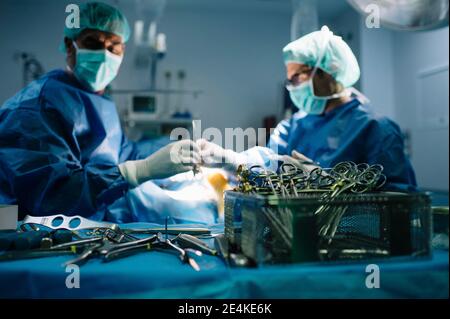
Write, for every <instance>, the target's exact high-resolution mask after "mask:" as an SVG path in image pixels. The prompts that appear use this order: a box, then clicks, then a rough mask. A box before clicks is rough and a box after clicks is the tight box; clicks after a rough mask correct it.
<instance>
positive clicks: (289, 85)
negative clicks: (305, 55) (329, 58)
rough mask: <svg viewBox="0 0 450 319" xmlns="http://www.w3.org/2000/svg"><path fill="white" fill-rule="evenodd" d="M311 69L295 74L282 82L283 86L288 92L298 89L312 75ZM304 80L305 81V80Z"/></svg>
mask: <svg viewBox="0 0 450 319" xmlns="http://www.w3.org/2000/svg"><path fill="white" fill-rule="evenodd" d="M312 70H313V69H312V68H307V69H303V70H301V71H299V72H297V73H295V74H294V75H293V76H292V77H291V78H290V79H286V80H285V82H284V86H285V87H286V89H287V90H288V91H291V90H293V89H295V88H296V87H298V86H299V85H300V84H302V83H303V82H305V81H306V80H308V79H309V77H310V76H311V73H312ZM305 78H306V80H305Z"/></svg>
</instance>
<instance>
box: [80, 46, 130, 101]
mask: <svg viewBox="0 0 450 319" xmlns="http://www.w3.org/2000/svg"><path fill="white" fill-rule="evenodd" d="M73 45H74V46H75V48H76V50H77V56H76V63H75V68H74V70H73V72H74V74H75V76H76V77H77V78H78V80H80V81H81V82H82V83H83V84H85V85H86V86H87V87H88V88H89V89H91V90H92V91H93V92H98V91H101V90H103V89H104V88H106V86H107V85H108V84H109V83H111V82H112V80H114V78H115V77H116V75H117V73H118V71H119V67H120V64H121V63H122V57H121V56H118V55H115V54H113V53H111V52H109V51H108V50H87V49H80V48H78V46H77V44H76V43H75V41H74V42H73Z"/></svg>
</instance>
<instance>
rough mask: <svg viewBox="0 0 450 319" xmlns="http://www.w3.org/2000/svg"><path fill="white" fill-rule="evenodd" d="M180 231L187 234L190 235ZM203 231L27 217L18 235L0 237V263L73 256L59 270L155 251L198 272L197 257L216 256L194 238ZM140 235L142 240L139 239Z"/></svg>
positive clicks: (73, 218)
mask: <svg viewBox="0 0 450 319" xmlns="http://www.w3.org/2000/svg"><path fill="white" fill-rule="evenodd" d="M58 222H59V224H58ZM45 229H50V230H45ZM182 231H190V232H191V234H187V233H183V232H182ZM206 231H207V230H206V229H202V228H191V229H183V228H173V227H172V228H170V229H169V227H167V223H166V225H165V227H161V228H159V227H157V228H143V229H121V228H119V226H118V225H117V224H113V223H106V222H95V221H91V220H88V219H85V218H83V217H81V216H71V217H68V216H64V215H55V216H46V217H33V216H27V217H26V218H25V219H24V221H23V223H22V224H21V226H20V231H18V232H9V233H4V234H0V244H2V245H1V247H0V250H3V253H0V261H7V260H17V259H27V258H39V257H47V256H58V255H75V258H73V259H71V260H69V261H67V262H65V263H64V264H63V266H67V265H69V264H77V265H83V264H84V263H86V262H87V261H88V260H89V259H91V258H100V259H101V260H102V261H103V262H109V261H112V260H115V259H118V258H122V257H126V256H129V255H133V254H136V253H139V252H146V251H153V250H155V251H164V252H172V253H175V254H178V256H179V259H180V260H181V261H182V262H183V263H187V264H189V265H190V266H191V267H192V268H193V269H194V270H196V271H199V270H200V266H199V264H198V263H197V261H196V258H197V257H200V256H202V255H203V253H205V254H209V255H216V254H217V252H216V250H214V249H212V248H210V247H209V246H208V245H207V244H206V243H205V242H204V241H202V240H201V239H199V238H197V237H196V236H194V235H205V232H206ZM144 234H146V237H144V238H142V235H144ZM147 234H150V236H149V235H147ZM138 235H140V236H139V237H137V236H138Z"/></svg>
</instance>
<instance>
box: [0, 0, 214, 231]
mask: <svg viewBox="0 0 450 319" xmlns="http://www.w3.org/2000/svg"><path fill="white" fill-rule="evenodd" d="M129 34H130V31H129V27H128V23H127V21H126V19H125V17H124V16H123V15H122V14H121V13H120V12H119V11H118V10H117V9H115V8H114V7H111V6H109V5H106V4H104V3H95V2H91V3H87V4H83V5H81V6H80V28H77V29H70V28H67V27H66V29H65V52H66V54H67V62H68V70H56V71H52V72H49V73H47V74H46V75H44V76H43V77H42V78H40V79H38V80H36V81H33V82H31V83H30V84H29V85H28V86H26V87H25V88H24V89H23V90H21V91H20V92H19V93H17V94H16V95H15V96H14V97H12V98H11V99H9V100H8V101H6V102H5V103H4V105H3V106H2V107H1V108H0V203H7V204H18V205H19V210H20V214H21V215H22V216H23V215H25V214H31V215H53V214H57V213H63V214H66V215H74V214H78V215H82V216H84V217H89V218H92V219H97V220H110V221H114V222H132V221H151V222H162V221H164V220H165V217H166V216H168V217H170V220H169V222H202V223H212V222H214V221H215V212H214V208H213V207H211V203H210V202H207V203H198V202H197V203H196V202H193V201H185V202H180V201H177V200H174V199H173V198H172V197H171V196H169V195H168V192H166V191H164V190H162V189H161V188H159V187H158V186H157V185H156V184H154V183H153V182H152V181H151V180H159V179H164V178H166V177H169V176H172V175H175V174H178V173H182V172H187V171H189V170H192V168H193V165H194V164H195V163H197V162H198V151H197V150H196V148H197V147H196V145H195V143H193V142H192V141H188V140H186V141H179V142H175V143H172V144H169V145H167V146H165V147H163V148H162V149H160V150H158V151H156V152H155V153H154V154H152V155H151V156H149V155H150V154H149V152H148V151H147V150H146V149H144V148H140V147H139V146H138V145H137V144H135V143H132V142H130V141H128V140H127V139H126V137H125V136H124V134H123V132H122V130H121V126H120V121H119V118H118V114H117V111H116V106H115V104H114V102H113V101H112V100H111V99H110V98H109V97H108V96H106V95H105V94H104V89H105V87H106V85H107V84H109V83H110V82H111V81H112V80H113V79H114V77H115V75H116V74H117V71H118V69H119V66H120V62H121V59H122V57H123V54H124V43H125V42H126V41H127V39H128V38H129ZM175 149H176V150H177V152H172V151H173V150H175ZM173 154H175V155H176V156H177V158H178V159H180V161H172V158H171V156H172V155H173ZM181 160H182V161H181Z"/></svg>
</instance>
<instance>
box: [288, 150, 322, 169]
mask: <svg viewBox="0 0 450 319" xmlns="http://www.w3.org/2000/svg"><path fill="white" fill-rule="evenodd" d="M281 160H282V161H283V162H285V163H289V164H292V165H294V166H296V167H298V168H300V169H301V170H303V171H305V172H308V173H309V172H311V171H312V170H313V169H316V168H318V167H320V166H319V165H318V164H317V163H316V162H314V161H313V160H312V159H310V158H308V157H306V156H305V155H303V154H301V153H299V152H297V151H292V156H288V155H283V156H282V157H281Z"/></svg>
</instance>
